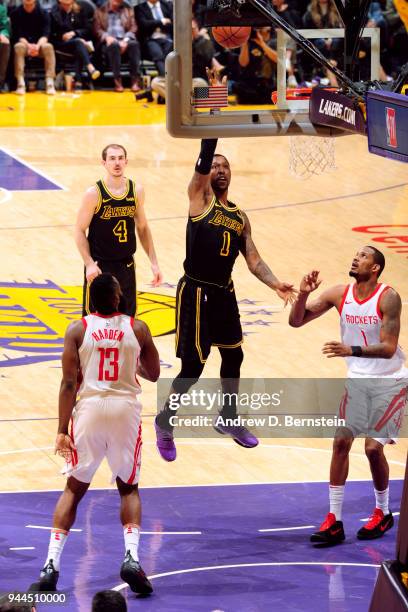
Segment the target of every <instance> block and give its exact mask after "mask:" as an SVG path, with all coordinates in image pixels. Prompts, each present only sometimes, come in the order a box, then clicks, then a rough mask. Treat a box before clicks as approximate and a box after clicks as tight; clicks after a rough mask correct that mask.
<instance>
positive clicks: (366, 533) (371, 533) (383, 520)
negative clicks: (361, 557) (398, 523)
mask: <svg viewBox="0 0 408 612" xmlns="http://www.w3.org/2000/svg"><path fill="white" fill-rule="evenodd" d="M393 525H394V517H393V516H392V512H389V513H388V514H384V512H383V511H382V510H380V509H379V508H374V512H373V513H372V515H371V516H370V518H369V519H368V523H366V524H365V525H364V527H362V528H361V529H359V530H358V531H357V537H358V539H359V540H375V539H376V538H382V537H383V535H384V533H385V532H386V531H388V530H389V529H391V527H392V526H393Z"/></svg>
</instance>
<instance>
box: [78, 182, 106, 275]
mask: <svg viewBox="0 0 408 612" xmlns="http://www.w3.org/2000/svg"><path fill="white" fill-rule="evenodd" d="M97 205H98V192H97V190H96V187H90V189H88V190H87V191H86V192H85V194H84V196H83V198H82V202H81V206H80V208H79V210H78V214H77V218H76V223H75V229H74V236H75V243H76V245H77V248H78V251H79V253H80V255H81V257H82V260H83V262H84V264H85V268H86V279H87V281H91V280H93V279H94V278H95V276H98V274H101V272H102V271H101V269H100V268H99V267H98V262H97V261H94V260H93V259H92V257H91V252H90V249H89V242H88V238H87V236H86V232H87V230H88V227H89V226H90V224H91V221H92V217H93V215H94V212H95V209H96V207H97Z"/></svg>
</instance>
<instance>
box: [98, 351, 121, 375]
mask: <svg viewBox="0 0 408 612" xmlns="http://www.w3.org/2000/svg"><path fill="white" fill-rule="evenodd" d="M98 351H99V355H100V358H99V374H98V380H110V381H112V380H118V378H119V349H118V348H116V347H110V348H98ZM105 359H106V360H108V359H109V360H110V361H109V362H108V363H106V366H107V368H106V369H105Z"/></svg>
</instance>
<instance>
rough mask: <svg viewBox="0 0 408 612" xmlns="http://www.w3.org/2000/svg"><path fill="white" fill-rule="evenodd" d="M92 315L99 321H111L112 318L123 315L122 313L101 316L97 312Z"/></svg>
mask: <svg viewBox="0 0 408 612" xmlns="http://www.w3.org/2000/svg"><path fill="white" fill-rule="evenodd" d="M92 314H93V315H95V317H101V319H111V318H112V317H120V316H121V315H122V314H123V313H122V312H112V314H109V315H103V314H100V313H99V312H93V313H92Z"/></svg>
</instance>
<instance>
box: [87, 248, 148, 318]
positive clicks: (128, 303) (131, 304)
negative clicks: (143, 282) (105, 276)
mask: <svg viewBox="0 0 408 612" xmlns="http://www.w3.org/2000/svg"><path fill="white" fill-rule="evenodd" d="M98 266H99V267H100V269H101V270H102V272H109V273H110V274H113V276H115V277H116V278H117V280H118V282H119V285H120V287H121V289H122V293H123V296H122V299H121V302H120V304H119V312H122V313H123V314H126V315H129V317H134V316H135V315H136V274H135V262H134V260H133V257H129V258H127V259H121V260H118V261H103V260H98ZM91 312H95V308H94V306H93V304H92V303H91V300H90V295H89V284H88V283H87V280H86V273H85V270H84V287H83V300H82V316H83V317H84V316H86V315H87V314H89V313H91Z"/></svg>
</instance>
